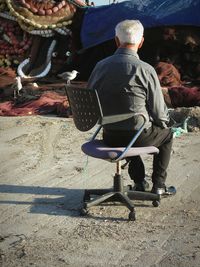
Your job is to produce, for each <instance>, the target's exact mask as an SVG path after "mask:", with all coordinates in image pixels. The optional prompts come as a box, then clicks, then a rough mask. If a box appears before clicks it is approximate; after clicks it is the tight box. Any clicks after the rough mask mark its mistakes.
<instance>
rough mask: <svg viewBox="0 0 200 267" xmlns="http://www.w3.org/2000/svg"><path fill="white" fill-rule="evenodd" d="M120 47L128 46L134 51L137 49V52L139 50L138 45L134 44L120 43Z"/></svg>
mask: <svg viewBox="0 0 200 267" xmlns="http://www.w3.org/2000/svg"><path fill="white" fill-rule="evenodd" d="M118 48H127V49H131V50H133V51H135V52H136V53H137V51H138V46H136V45H133V44H120V46H119V47H118Z"/></svg>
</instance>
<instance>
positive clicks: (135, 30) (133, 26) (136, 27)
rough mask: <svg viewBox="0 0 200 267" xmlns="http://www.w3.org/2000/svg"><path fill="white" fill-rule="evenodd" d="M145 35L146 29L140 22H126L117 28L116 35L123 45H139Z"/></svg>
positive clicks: (119, 24) (122, 22)
mask: <svg viewBox="0 0 200 267" xmlns="http://www.w3.org/2000/svg"><path fill="white" fill-rule="evenodd" d="M143 33H144V27H143V25H142V23H141V22H140V21H139V20H124V21H121V22H120V23H118V24H117V26H116V27H115V35H116V36H117V37H118V39H119V41H120V43H121V44H124V43H128V44H139V43H140V42H141V41H142V37H143Z"/></svg>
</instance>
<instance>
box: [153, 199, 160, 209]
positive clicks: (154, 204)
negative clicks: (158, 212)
mask: <svg viewBox="0 0 200 267" xmlns="http://www.w3.org/2000/svg"><path fill="white" fill-rule="evenodd" d="M152 204H153V206H154V207H156V208H157V207H158V206H159V205H160V201H159V200H154V201H153V202H152Z"/></svg>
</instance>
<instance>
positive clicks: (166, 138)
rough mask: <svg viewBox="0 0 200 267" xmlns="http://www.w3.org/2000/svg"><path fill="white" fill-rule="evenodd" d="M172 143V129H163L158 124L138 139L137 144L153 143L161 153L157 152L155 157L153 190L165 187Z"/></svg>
mask: <svg viewBox="0 0 200 267" xmlns="http://www.w3.org/2000/svg"><path fill="white" fill-rule="evenodd" d="M172 143H173V134H172V132H171V129H162V128H160V127H157V126H152V127H151V128H150V129H148V130H146V132H143V133H142V134H141V135H140V136H139V138H138V140H137V141H136V144H135V145H136V146H148V145H153V146H155V147H157V148H158V149H159V153H158V154H155V155H154V159H153V173H152V182H153V189H152V190H154V189H155V190H154V191H156V189H157V188H165V181H166V177H167V167H168V165H169V161H170V155H171V149H172Z"/></svg>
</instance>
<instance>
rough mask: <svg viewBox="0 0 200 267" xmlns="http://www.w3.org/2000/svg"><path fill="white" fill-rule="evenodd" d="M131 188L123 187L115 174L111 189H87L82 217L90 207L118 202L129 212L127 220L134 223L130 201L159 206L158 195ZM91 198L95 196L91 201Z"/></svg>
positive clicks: (133, 211) (133, 212) (132, 205)
mask: <svg viewBox="0 0 200 267" xmlns="http://www.w3.org/2000/svg"><path fill="white" fill-rule="evenodd" d="M130 189H131V186H124V185H123V179H122V177H121V175H120V174H117V173H116V174H115V176H114V184H113V189H87V190H85V194H84V197H83V203H84V204H83V209H82V210H81V214H82V215H86V214H87V213H88V209H89V208H90V207H92V206H96V205H99V204H101V203H103V202H108V201H111V202H120V203H123V204H124V205H125V206H126V207H127V208H128V209H129V210H130V213H129V220H132V221H135V219H136V217H135V207H134V204H133V201H132V200H150V201H153V202H152V204H153V206H154V207H158V206H159V204H160V198H161V197H160V195H157V194H153V193H150V192H139V191H133V190H130ZM91 196H97V197H95V198H93V199H91Z"/></svg>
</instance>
